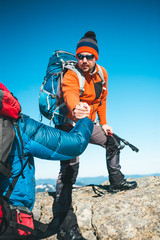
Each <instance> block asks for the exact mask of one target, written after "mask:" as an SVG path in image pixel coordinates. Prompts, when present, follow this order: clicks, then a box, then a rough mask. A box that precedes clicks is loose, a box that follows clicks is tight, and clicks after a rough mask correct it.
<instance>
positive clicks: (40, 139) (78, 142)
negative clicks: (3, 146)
mask: <svg viewBox="0 0 160 240" xmlns="http://www.w3.org/2000/svg"><path fill="white" fill-rule="evenodd" d="M20 125H21V127H22V128H23V132H24V134H25V135H26V137H27V138H28V139H29V141H28V142H27V141H26V142H27V143H26V147H25V148H27V149H28V153H30V154H32V155H33V156H35V157H38V158H42V159H48V160H68V159H70V158H73V157H76V156H78V155H80V154H82V153H83V151H84V150H85V149H86V147H87V145H88V143H89V140H90V137H91V134H92V131H93V123H92V122H91V121H90V120H89V119H88V118H83V119H81V120H79V121H78V122H77V124H76V126H75V127H74V128H73V129H72V131H70V132H69V133H67V132H64V131H62V130H59V129H55V128H53V127H50V126H47V125H44V124H42V123H39V122H37V121H35V120H33V119H31V118H29V117H27V116H24V122H22V123H20Z"/></svg>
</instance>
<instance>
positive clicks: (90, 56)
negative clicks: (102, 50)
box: [77, 53, 94, 60]
mask: <svg viewBox="0 0 160 240" xmlns="http://www.w3.org/2000/svg"><path fill="white" fill-rule="evenodd" d="M77 57H78V59H79V60H83V58H86V59H87V60H92V59H93V58H94V55H93V54H91V55H82V54H80V53H79V54H77Z"/></svg>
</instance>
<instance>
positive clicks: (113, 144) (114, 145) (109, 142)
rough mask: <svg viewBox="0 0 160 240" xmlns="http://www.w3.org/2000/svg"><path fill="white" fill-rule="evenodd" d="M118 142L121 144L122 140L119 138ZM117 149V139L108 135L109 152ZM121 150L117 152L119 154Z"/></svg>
mask: <svg viewBox="0 0 160 240" xmlns="http://www.w3.org/2000/svg"><path fill="white" fill-rule="evenodd" d="M117 142H118V143H119V144H120V141H118V140H117ZM115 150H117V146H116V144H115V141H114V140H113V138H112V137H110V136H109V137H108V140H107V154H109V155H110V154H112V153H113V152H114V151H115ZM119 153H120V151H118V152H117V154H119Z"/></svg>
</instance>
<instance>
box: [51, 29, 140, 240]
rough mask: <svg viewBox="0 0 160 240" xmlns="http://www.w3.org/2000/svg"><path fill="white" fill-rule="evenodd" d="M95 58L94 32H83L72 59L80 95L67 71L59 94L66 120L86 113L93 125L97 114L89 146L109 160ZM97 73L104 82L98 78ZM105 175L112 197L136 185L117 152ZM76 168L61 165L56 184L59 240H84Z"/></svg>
mask: <svg viewBox="0 0 160 240" xmlns="http://www.w3.org/2000/svg"><path fill="white" fill-rule="evenodd" d="M98 57H99V50H98V45H97V40H96V35H95V33H94V32H91V31H89V32H87V33H86V34H85V35H84V37H83V38H81V39H80V41H79V42H78V45H77V50H76V58H77V60H78V64H77V67H78V68H79V69H80V70H81V71H82V72H83V74H84V76H85V85H84V92H83V94H82V95H80V86H79V79H78V76H77V74H76V73H75V72H73V71H71V70H68V71H67V73H66V74H65V75H64V78H63V82H62V93H63V98H64V102H65V104H66V106H67V108H68V110H69V113H68V117H69V118H70V119H73V120H76V119H81V118H83V116H84V114H86V112H88V111H89V110H90V114H89V118H90V119H91V120H92V121H95V119H96V114H98V118H99V125H96V124H95V125H94V130H93V133H92V136H91V139H90V143H92V144H96V145H100V146H102V147H104V148H106V150H107V154H106V156H112V154H113V152H114V151H115V149H116V148H117V146H115V142H114V141H113V138H112V137H110V136H109V135H108V133H109V132H110V133H112V132H113V130H112V127H110V126H109V125H108V124H107V120H106V98H107V93H108V90H107V80H108V75H107V72H106V70H105V69H104V68H103V67H100V66H98V65H97V64H96V61H97V60H98ZM99 68H100V69H101V71H102V73H103V77H104V81H102V78H101V76H100V74H99ZM60 128H61V129H63V130H64V131H67V132H68V131H70V130H71V129H72V126H71V125H62V126H60ZM106 160H107V168H108V173H109V181H110V187H109V191H110V192H113V193H116V192H117V191H121V190H129V189H134V188H136V186H137V183H136V182H135V181H134V182H127V181H126V180H125V179H124V175H123V174H122V173H121V171H120V168H121V167H120V165H119V151H118V152H117V154H116V155H114V156H113V157H111V158H107V159H106ZM78 168H79V158H78V157H77V158H75V159H71V160H68V161H66V162H61V169H60V173H59V177H58V180H57V189H56V191H57V192H56V203H55V217H57V218H58V219H59V224H60V230H59V233H58V235H57V238H58V239H61V240H68V239H69V240H72V239H79V240H84V239H85V238H83V237H82V235H81V234H80V232H79V230H78V224H77V220H76V216H75V214H74V213H73V208H72V204H71V202H72V197H71V195H72V185H73V184H74V183H75V181H76V177H77V175H78Z"/></svg>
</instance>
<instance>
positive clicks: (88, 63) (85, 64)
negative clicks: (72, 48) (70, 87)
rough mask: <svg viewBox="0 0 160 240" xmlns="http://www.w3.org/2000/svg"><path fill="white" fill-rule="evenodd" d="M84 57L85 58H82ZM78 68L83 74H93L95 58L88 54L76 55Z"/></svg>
mask: <svg viewBox="0 0 160 240" xmlns="http://www.w3.org/2000/svg"><path fill="white" fill-rule="evenodd" d="M84 56H85V57H84ZM77 60H78V67H79V68H80V69H81V70H82V71H83V72H89V73H91V72H93V70H94V66H95V64H96V58H95V56H94V55H93V54H91V53H88V52H82V53H79V54H77Z"/></svg>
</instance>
